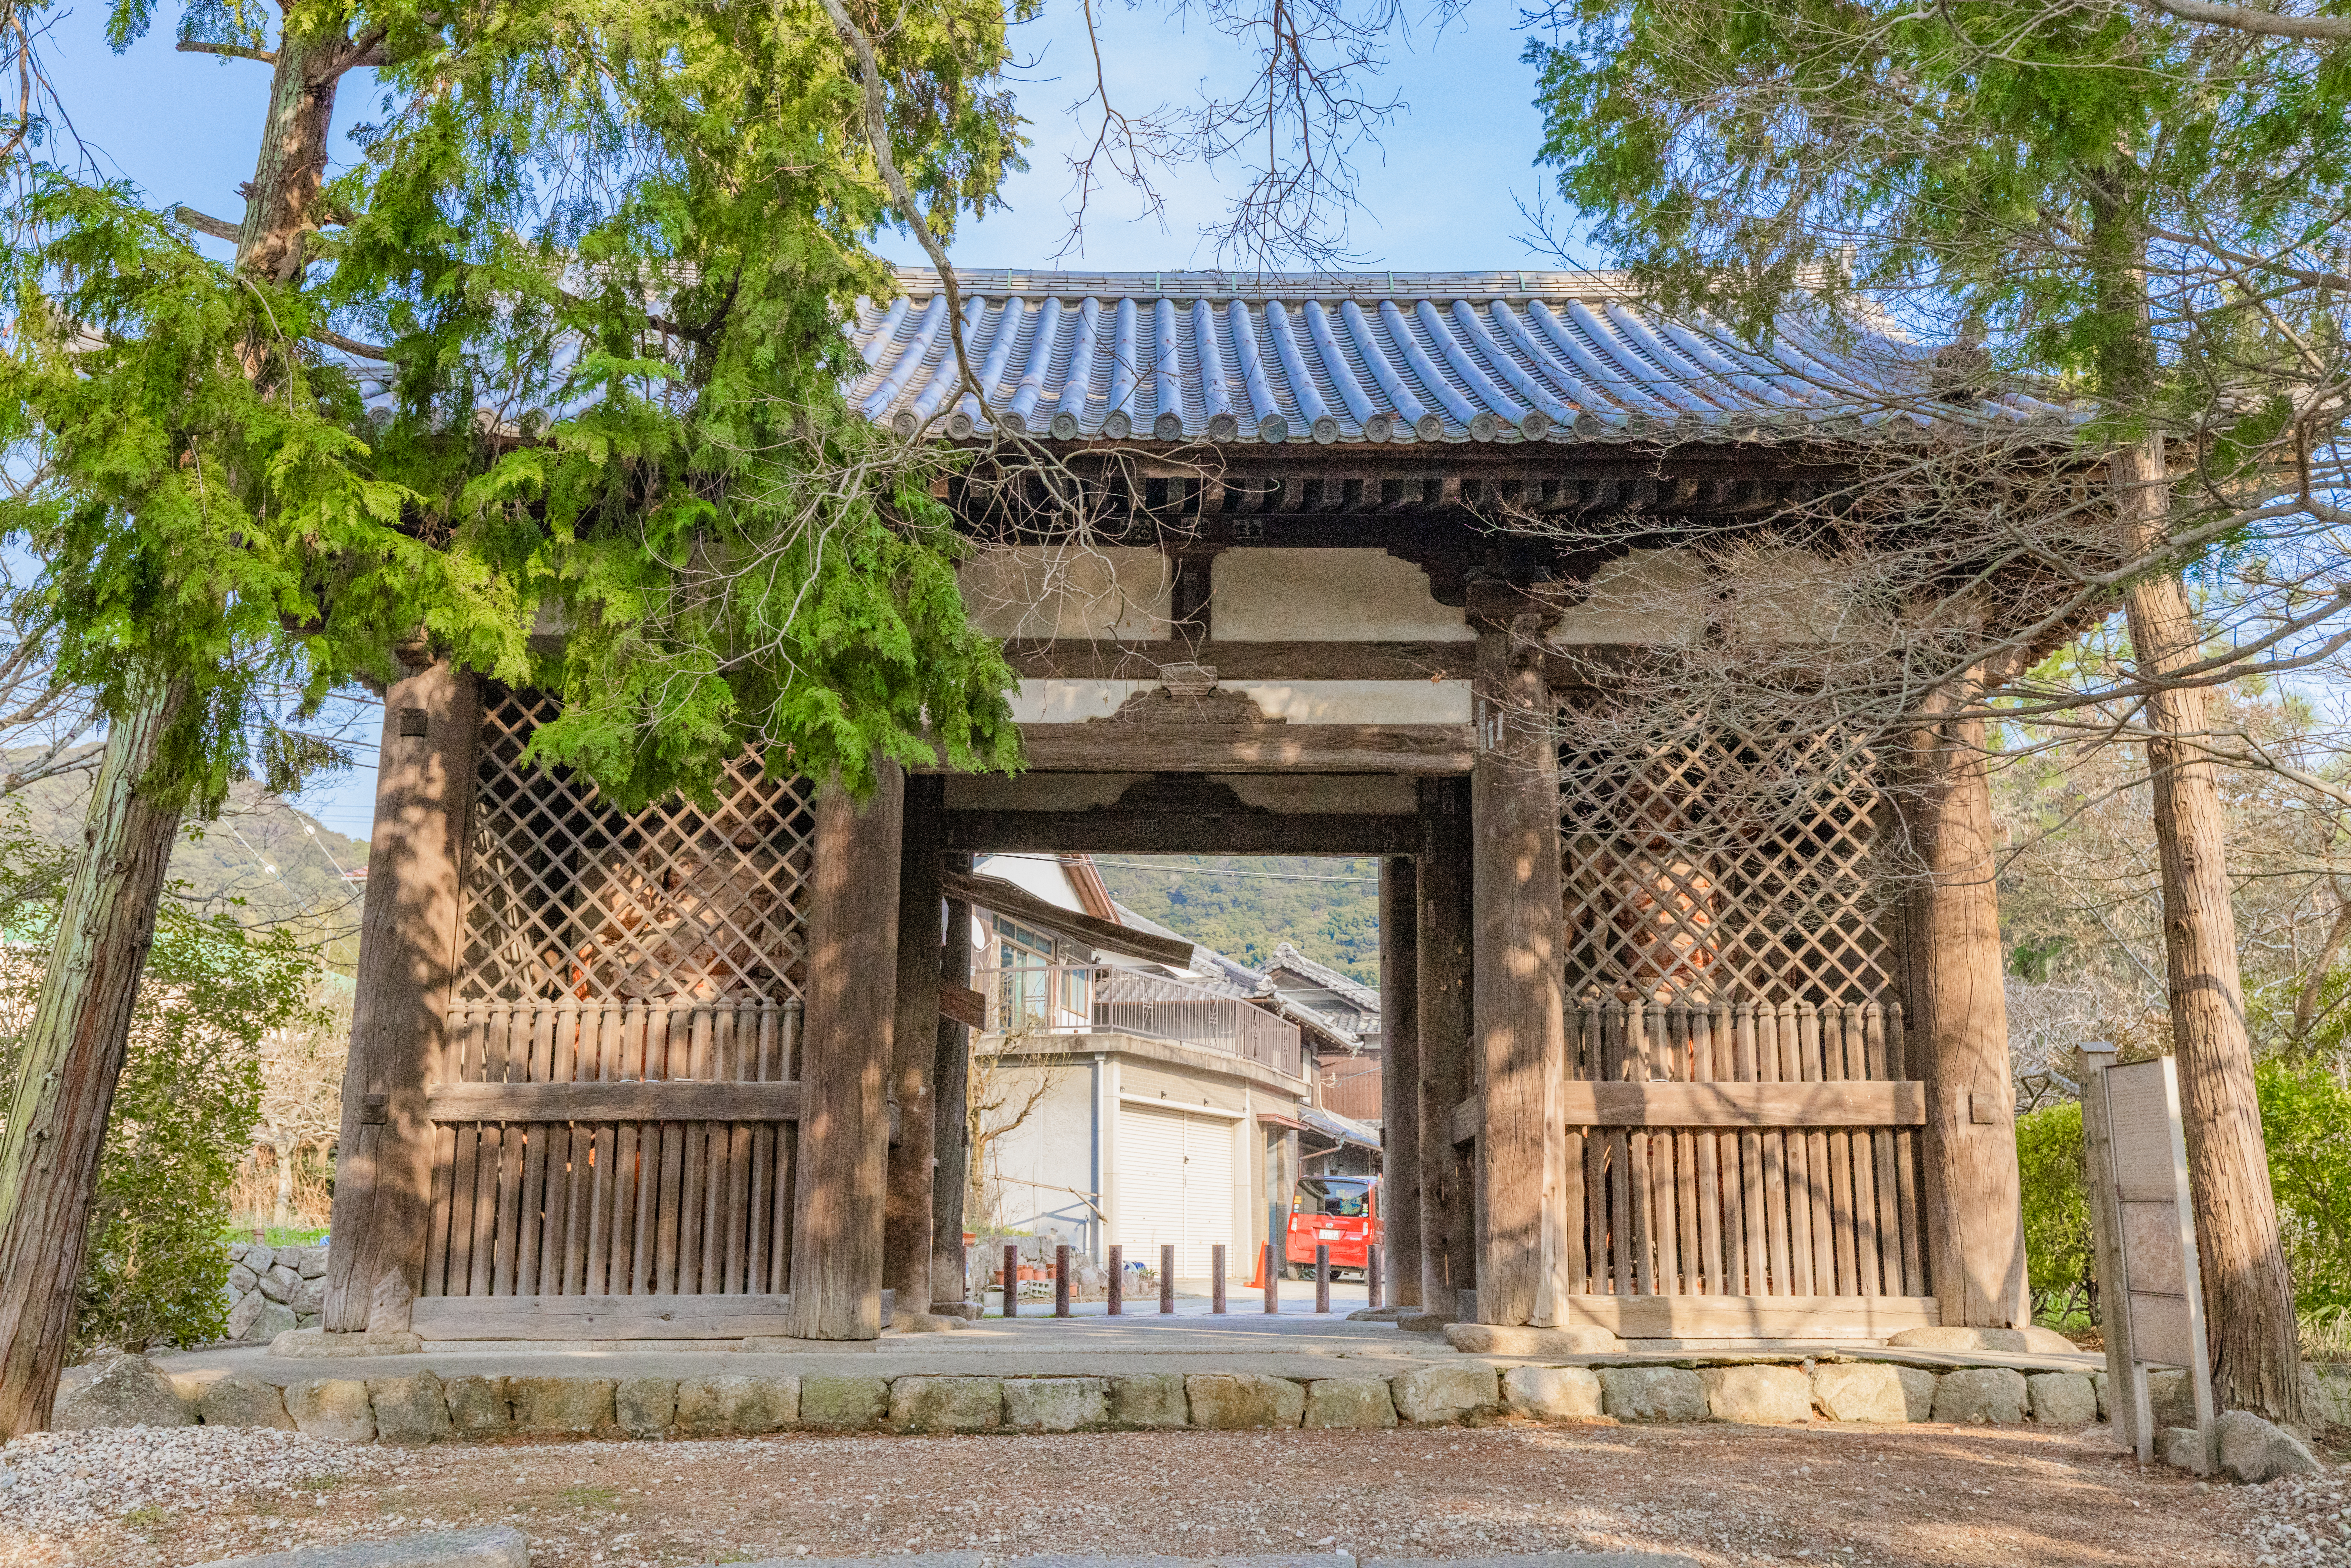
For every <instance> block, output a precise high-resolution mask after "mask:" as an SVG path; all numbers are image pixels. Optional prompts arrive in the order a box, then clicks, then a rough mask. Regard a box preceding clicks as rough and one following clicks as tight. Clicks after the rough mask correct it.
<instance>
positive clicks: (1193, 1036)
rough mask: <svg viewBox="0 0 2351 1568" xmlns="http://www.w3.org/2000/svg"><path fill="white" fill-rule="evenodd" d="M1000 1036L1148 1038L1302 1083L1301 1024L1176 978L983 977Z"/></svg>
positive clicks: (1082, 974) (1011, 971)
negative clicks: (1230, 1058)
mask: <svg viewBox="0 0 2351 1568" xmlns="http://www.w3.org/2000/svg"><path fill="white" fill-rule="evenodd" d="M980 978H981V984H982V987H983V988H984V989H985V990H986V992H987V1023H988V1029H989V1030H990V1031H991V1032H993V1033H998V1034H1019V1033H1024V1032H1026V1033H1039V1034H1056V1033H1068V1034H1081V1033H1090V1032H1116V1033H1120V1034H1134V1035H1142V1036H1144V1037H1145V1038H1148V1039H1152V1040H1170V1041H1174V1042H1175V1043H1177V1044H1182V1045H1190V1046H1196V1047H1198V1048H1200V1049H1201V1050H1204V1051H1222V1052H1225V1053H1227V1054H1228V1055H1233V1056H1238V1057H1243V1058H1246V1059H1247V1060H1249V1061H1255V1062H1258V1063H1259V1064H1260V1065H1262V1066H1266V1067H1270V1068H1272V1069H1273V1070H1274V1071H1277V1072H1283V1073H1287V1074H1289V1075H1290V1077H1293V1078H1295V1077H1299V1076H1301V1074H1302V1072H1303V1068H1302V1066H1301V1054H1300V1036H1299V1030H1298V1026H1297V1025H1296V1024H1293V1023H1289V1022H1285V1021H1284V1020H1283V1019H1279V1018H1277V1017H1275V1016H1274V1015H1273V1014H1271V1013H1270V1012H1268V1011H1266V1010H1265V1009H1263V1008H1260V1007H1256V1006H1253V1005H1251V1004H1250V1003H1249V1001H1247V1000H1245V999H1244V998H1239V997H1229V996H1223V995H1220V994H1218V993H1217V992H1216V991H1212V990H1210V989H1208V988H1207V987H1205V986H1198V985H1194V984H1192V983H1191V982H1189V981H1186V980H1180V979H1177V978H1175V977H1173V976H1168V975H1154V974H1149V973H1146V972H1144V971H1142V970H1136V969H1120V968H1114V967H1110V966H1108V965H1097V964H1039V965H1022V966H1014V967H1007V968H998V969H991V970H987V971H986V972H985V973H984V974H983V975H982V976H981V977H980Z"/></svg>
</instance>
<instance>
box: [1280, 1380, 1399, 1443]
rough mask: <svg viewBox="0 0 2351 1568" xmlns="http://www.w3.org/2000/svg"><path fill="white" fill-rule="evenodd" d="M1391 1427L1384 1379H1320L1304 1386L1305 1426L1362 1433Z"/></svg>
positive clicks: (1391, 1402)
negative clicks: (1376, 1428) (1372, 1429)
mask: <svg viewBox="0 0 2351 1568" xmlns="http://www.w3.org/2000/svg"><path fill="white" fill-rule="evenodd" d="M1395 1424H1396V1413H1395V1400H1394V1399H1392V1398H1391V1397H1390V1396H1389V1394H1388V1380H1387V1379H1386V1378H1384V1377H1320V1378H1317V1379H1315V1380H1314V1381H1313V1382H1311V1383H1310V1384H1308V1385H1306V1417H1305V1420H1304V1422H1303V1425H1305V1426H1308V1427H1322V1428H1328V1429H1332V1430H1340V1431H1362V1430H1369V1429H1371V1428H1373V1427H1393V1426H1395Z"/></svg>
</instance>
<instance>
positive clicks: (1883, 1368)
mask: <svg viewBox="0 0 2351 1568" xmlns="http://www.w3.org/2000/svg"><path fill="white" fill-rule="evenodd" d="M1934 1388H1935V1379H1934V1375H1933V1374H1932V1373H1929V1374H1928V1375H1927V1407H1928V1409H1930V1410H1931V1409H1933V1408H1934V1402H1935V1393H1934ZM1813 1408H1814V1409H1816V1410H1818V1411H1819V1412H1820V1413H1821V1414H1822V1415H1823V1416H1827V1417H1828V1418H1829V1419H1830V1420H1832V1421H1884V1422H1887V1423H1889V1424H1893V1423H1899V1422H1903V1421H1907V1420H1909V1419H1910V1401H1909V1398H1908V1396H1907V1394H1906V1392H1905V1391H1904V1389H1903V1386H1902V1375H1901V1369H1900V1368H1897V1367H1892V1366H1887V1365H1886V1364H1884V1363H1882V1362H1862V1363H1853V1362H1834V1361H1833V1362H1829V1363H1827V1364H1824V1365H1821V1366H1816V1367H1814V1368H1813Z"/></svg>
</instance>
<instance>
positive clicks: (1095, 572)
mask: <svg viewBox="0 0 2351 1568" xmlns="http://www.w3.org/2000/svg"><path fill="white" fill-rule="evenodd" d="M956 578H957V579H958V580H960V581H961V583H962V584H963V599H964V603H965V604H966V605H967V607H968V608H969V611H970V614H971V619H972V623H973V624H974V625H976V626H977V627H978V628H979V629H980V630H981V631H983V632H987V633H988V634H989V635H990V636H993V637H1090V638H1119V639H1123V640H1128V641H1133V640H1135V639H1139V638H1159V637H1165V636H1166V635H1167V634H1168V630H1169V628H1168V621H1167V613H1168V602H1167V601H1168V593H1169V588H1170V583H1169V578H1168V571H1167V558H1166V557H1165V556H1164V555H1162V554H1160V553H1159V551H1157V550H1156V549H1151V548H1150V547H1148V546H1141V545H1095V546H1080V545H1074V544H1071V545H1008V546H1005V547H1003V548H1001V549H990V550H984V551H982V552H981V553H980V554H979V555H977V556H976V557H974V558H973V559H970V560H967V561H966V562H964V563H963V564H962V565H961V566H960V567H958V568H956Z"/></svg>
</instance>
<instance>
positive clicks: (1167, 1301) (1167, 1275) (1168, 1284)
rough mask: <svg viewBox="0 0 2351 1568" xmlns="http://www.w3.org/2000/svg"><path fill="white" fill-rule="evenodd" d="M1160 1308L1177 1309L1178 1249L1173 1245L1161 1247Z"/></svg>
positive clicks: (1166, 1310) (1164, 1309)
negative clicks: (1176, 1264)
mask: <svg viewBox="0 0 2351 1568" xmlns="http://www.w3.org/2000/svg"><path fill="white" fill-rule="evenodd" d="M1159 1310H1160V1311H1161V1312H1174V1311H1175V1248H1173V1247H1166V1246H1163V1247H1161V1248H1160V1249H1159Z"/></svg>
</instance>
